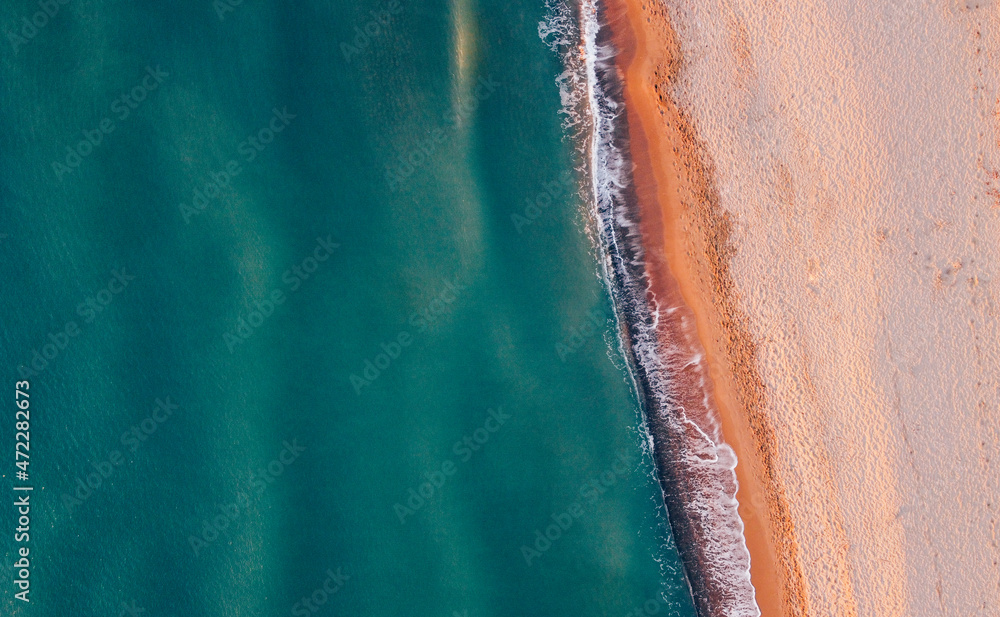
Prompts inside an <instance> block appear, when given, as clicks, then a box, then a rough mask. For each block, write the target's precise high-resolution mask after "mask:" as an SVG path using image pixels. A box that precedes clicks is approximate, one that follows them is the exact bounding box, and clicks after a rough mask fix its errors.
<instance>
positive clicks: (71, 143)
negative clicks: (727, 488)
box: [0, 0, 693, 617]
mask: <svg viewBox="0 0 1000 617" xmlns="http://www.w3.org/2000/svg"><path fill="white" fill-rule="evenodd" d="M57 6H58V11H56V12H55V14H54V15H52V16H51V17H48V16H46V17H47V19H45V20H37V21H38V22H39V23H41V22H42V21H45V23H44V25H43V26H41V27H35V28H34V30H32V29H31V28H27V27H26V26H25V22H24V21H22V18H27V19H29V20H30V19H32V17H33V16H34V15H35V13H37V12H38V11H39V5H38V4H37V3H33V2H27V1H25V2H12V3H6V4H4V6H3V8H2V9H0V25H3V26H4V27H5V28H7V30H6V31H5V33H8V34H7V41H6V42H7V44H8V46H7V48H5V49H4V50H3V53H2V54H0V81H2V84H3V89H2V93H0V113H2V121H0V207H2V215H0V234H2V237H0V254H2V256H3V261H2V264H3V265H2V268H3V275H4V276H3V281H4V286H5V289H4V293H3V294H2V295H0V307H2V308H0V317H2V320H3V321H2V324H3V327H2V337H3V338H2V358H3V364H2V366H3V371H4V374H5V375H6V380H5V385H4V386H3V387H5V388H6V389H7V391H8V394H7V395H6V396H9V397H10V399H9V400H10V401H13V400H14V389H15V382H17V381H18V380H21V379H25V378H26V379H28V380H29V381H30V395H31V397H30V401H31V428H30V440H31V451H30V454H31V459H30V461H31V463H30V467H29V469H30V472H29V476H30V479H29V480H28V481H20V480H15V478H14V477H13V475H12V474H13V473H14V472H15V471H16V470H17V468H15V467H14V454H13V452H14V445H13V444H14V440H15V436H14V433H15V425H14V420H15V418H14V413H15V408H14V406H13V403H11V404H10V405H9V406H8V407H7V408H6V411H4V412H3V416H4V420H3V422H2V423H0V427H2V431H3V433H2V435H0V443H2V444H3V452H4V453H5V454H4V455H3V459H2V463H0V464H2V469H3V471H2V473H3V476H4V483H3V490H4V491H5V497H4V498H3V503H4V504H5V505H4V506H3V507H2V508H0V512H2V513H3V517H2V522H0V524H2V525H4V528H3V529H2V532H3V536H2V537H3V542H2V543H0V546H2V547H3V551H4V562H5V565H8V566H9V565H11V564H13V563H14V562H15V561H16V560H17V559H18V556H17V554H16V551H17V550H18V549H19V548H21V547H23V546H27V547H29V548H30V556H31V560H30V561H31V568H30V570H31V574H30V578H31V588H30V589H31V591H30V598H31V602H30V603H24V602H21V601H19V600H16V599H15V598H14V592H15V591H17V588H16V587H15V585H14V584H13V580H10V581H8V582H5V588H4V592H3V597H2V601H0V605H2V606H3V607H4V608H3V614H11V615H26V616H29V615H30V616H42V615H44V616H49V615H122V614H137V613H138V611H139V609H143V610H144V611H145V612H143V613H141V614H143V615H146V616H147V617H159V616H163V617H170V616H178V617H180V616H188V615H191V616H195V615H206V616H216V615H217V616H223V615H227V616H228V615H261V616H263V615H311V614H320V615H377V614H386V615H420V616H424V615H427V616H432V615H440V616H442V617H443V616H451V615H454V614H456V613H457V614H458V615H466V614H467V615H468V616H470V617H475V616H478V615H497V616H499V615H566V616H580V615H622V616H623V617H624V616H625V615H628V614H629V613H630V611H631V612H632V614H634V615H639V614H660V615H683V616H688V615H692V614H693V609H692V608H691V601H690V598H689V597H688V596H689V592H688V590H687V587H686V585H685V583H684V580H683V575H682V574H681V567H680V563H679V561H678V558H677V554H676V551H675V550H674V548H673V546H672V543H671V540H670V537H669V531H668V527H667V524H666V522H665V518H664V511H663V505H662V496H661V494H660V489H659V487H658V485H657V482H656V480H655V478H654V477H653V476H652V463H651V460H650V458H649V456H648V454H646V453H645V452H644V447H643V443H644V437H643V434H642V432H641V429H640V422H641V418H640V413H639V408H638V403H637V401H636V396H635V394H634V392H633V391H632V385H631V382H630V380H629V379H628V376H627V374H626V373H625V371H624V368H623V366H624V363H623V361H622V360H621V358H620V355H619V352H618V344H617V339H616V328H615V325H614V322H613V319H612V312H611V308H610V302H609V300H608V297H607V294H606V291H605V285H604V284H603V283H602V281H601V280H600V279H599V277H598V274H597V273H598V265H597V258H596V256H595V251H594V250H593V249H592V246H591V241H590V239H589V238H588V234H587V231H586V228H585V227H586V221H587V216H586V212H587V205H586V204H585V203H583V202H582V201H581V199H580V198H579V197H578V196H577V194H576V189H575V184H576V182H577V180H576V176H575V174H574V172H573V168H574V147H573V144H572V143H571V142H570V141H568V140H567V139H566V138H565V136H564V132H563V129H562V127H561V125H560V121H561V119H560V117H559V115H558V110H559V109H560V105H561V102H560V98H559V92H558V89H557V87H556V77H557V76H558V75H559V74H560V73H561V71H562V67H561V65H560V58H558V57H557V56H556V55H554V54H553V53H552V52H551V51H550V50H549V49H548V48H547V47H546V45H545V44H544V43H543V41H541V40H540V39H539V36H538V33H537V26H538V22H539V21H540V20H542V19H543V18H544V16H545V9H544V7H542V6H541V5H540V4H538V3H509V2H497V3H475V2H465V1H462V0H456V1H455V2H450V3H447V2H427V1H422V2H419V3H418V2H407V1H405V0H399V1H398V2H395V1H393V0H387V1H384V2H381V3H380V2H357V3H323V2H307V3H296V4H295V5H294V6H291V5H290V6H285V5H283V4H281V3H273V2H272V3H265V2H254V1H251V0H247V1H245V2H242V3H241V4H238V5H231V4H221V3H219V2H216V3H215V4H213V3H212V2H211V1H209V0H204V1H199V2H185V3H183V4H182V5H180V6H177V5H169V6H168V5H163V6H161V5H158V4H149V5H146V4H136V3H130V4H122V3H112V2H96V1H92V2H87V1H85V0H71V1H70V3H69V4H66V5H58V4H57ZM380 22H381V23H380ZM26 28H27V29H26ZM31 32H34V34H33V35H31V36H28V34H31ZM512 215H516V216H512ZM36 352H37V353H36ZM88 483H89V485H88ZM14 485H32V486H33V487H34V491H33V493H32V494H31V504H32V505H31V512H30V517H31V523H30V527H31V530H30V540H29V541H28V542H27V543H24V542H15V541H14V528H15V526H16V524H17V516H18V515H17V512H16V509H15V508H14V507H13V505H12V504H13V501H14V497H11V496H12V495H15V492H14V491H13V490H12V487H13V486H14ZM8 497H10V498H8ZM546 533H547V534H548V536H549V537H548V538H545V537H544V535H545V534H546ZM550 538H552V539H550ZM5 569H6V570H7V571H8V572H12V571H14V570H13V569H11V568H5ZM14 576H15V575H14V574H10V575H7V574H5V577H9V578H10V579H13V577H14ZM5 580H6V579H5ZM304 599H307V601H304ZM320 600H323V601H322V602H320ZM130 611H131V612H130Z"/></svg>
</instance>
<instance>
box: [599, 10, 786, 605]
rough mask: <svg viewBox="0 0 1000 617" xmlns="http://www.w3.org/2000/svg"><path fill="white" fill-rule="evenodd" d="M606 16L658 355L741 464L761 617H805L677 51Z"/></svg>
mask: <svg viewBox="0 0 1000 617" xmlns="http://www.w3.org/2000/svg"><path fill="white" fill-rule="evenodd" d="M605 10H606V16H605V17H606V22H607V24H606V25H607V27H608V28H609V30H610V31H611V40H612V41H613V43H614V45H615V47H616V48H617V50H618V53H617V55H616V57H615V63H616V65H617V66H618V69H619V71H620V73H621V75H623V76H624V83H623V84H622V86H623V87H622V93H621V94H622V97H623V99H624V103H625V110H626V118H627V126H628V133H629V148H630V154H631V159H632V163H633V170H632V175H633V184H634V186H633V189H634V197H635V198H636V200H637V201H638V204H637V206H638V211H639V218H640V229H641V235H642V244H643V245H644V247H645V255H646V260H645V264H646V269H647V272H648V274H649V277H650V280H651V290H652V292H653V294H654V295H655V299H656V302H657V303H658V304H659V305H660V306H659V309H660V310H659V315H660V322H659V324H660V325H659V329H658V337H659V339H660V344H661V345H664V346H670V347H671V348H677V347H680V348H681V349H683V350H684V351H683V352H682V353H687V354H689V355H690V357H692V358H696V361H695V362H693V363H690V362H689V363H687V364H685V366H684V368H683V370H682V371H680V372H679V373H676V374H675V375H674V377H675V379H676V381H677V384H676V386H675V391H676V394H677V397H678V399H679V403H680V404H682V406H683V408H684V409H686V410H688V411H687V413H689V414H690V413H692V412H691V411H690V410H692V409H696V408H698V407H699V406H701V407H703V408H704V409H702V414H703V417H700V418H698V419H697V422H698V423H699V424H703V425H704V424H711V423H713V422H715V421H718V423H719V424H721V427H720V428H721V434H722V436H723V438H724V440H725V442H726V443H727V444H728V445H729V446H730V447H731V448H732V449H733V451H734V453H735V455H736V458H737V460H738V465H737V466H736V469H735V474H736V479H737V481H738V483H739V489H738V493H737V501H738V502H739V510H738V511H739V515H740V519H741V521H742V524H743V530H742V532H743V533H742V535H743V539H744V542H745V547H746V550H747V551H748V552H749V554H750V582H751V584H752V585H753V588H754V596H755V600H756V603H757V605H758V607H759V609H760V611H761V614H762V615H764V616H765V617H770V616H772V615H773V616H777V615H795V614H803V613H804V608H805V603H804V598H803V595H802V582H801V578H800V575H799V574H798V568H797V567H796V565H797V564H796V562H797V559H796V553H797V551H796V547H795V540H794V538H793V537H792V535H791V533H790V531H791V526H790V523H789V520H790V519H789V515H788V508H787V506H786V505H785V501H784V497H783V493H782V491H781V489H780V486H779V484H778V482H777V479H776V477H775V472H774V470H773V469H772V466H771V462H770V461H771V457H772V455H771V452H770V447H771V446H772V444H773V441H769V440H770V439H772V434H771V431H770V429H769V427H768V426H767V424H766V422H765V421H764V419H763V418H762V417H757V418H754V417H751V414H749V413H747V411H746V410H748V409H750V408H752V407H753V406H754V404H755V403H758V402H759V397H761V396H762V392H763V388H762V386H761V382H760V378H759V377H758V376H757V375H756V367H755V365H754V363H753V361H754V354H753V345H752V343H750V339H749V336H748V335H747V334H746V332H745V331H743V330H742V328H741V326H742V323H741V319H740V316H739V314H738V312H737V311H736V310H735V307H734V306H733V305H734V302H732V300H733V298H732V295H733V294H732V291H731V286H729V281H728V273H727V272H726V271H725V268H726V267H727V263H726V261H727V257H728V251H729V248H728V232H729V229H728V220H725V219H721V220H720V218H719V216H718V212H717V211H712V210H713V208H712V207H711V206H712V204H711V202H712V199H711V189H710V187H709V185H708V182H709V178H708V173H707V169H706V167H705V165H704V163H703V162H702V160H701V158H700V157H699V154H700V153H699V152H698V151H697V150H698V148H697V145H696V143H695V142H694V140H693V131H692V130H691V128H690V126H689V125H688V124H687V122H686V121H685V119H684V118H683V115H682V114H681V113H680V112H679V111H678V110H677V108H676V106H675V105H674V104H673V102H672V101H670V99H669V97H668V96H667V95H666V94H665V91H666V88H667V86H668V85H669V82H670V80H671V78H672V77H674V75H675V74H676V70H677V68H678V67H679V64H680V52H679V50H678V48H677V44H676V41H675V40H674V37H673V31H672V30H671V28H670V26H669V23H668V21H667V18H666V16H665V14H663V13H662V12H657V11H656V7H652V6H644V5H643V3H642V2H641V0H611V1H609V2H608V3H607V4H606V7H605ZM660 11H662V9H660ZM653 39H658V40H653ZM653 45H656V46H657V47H656V48H653ZM713 416H714V417H713ZM670 514H671V517H672V518H673V516H674V515H675V512H674V511H671V512H670ZM775 521H778V522H777V523H775ZM706 533H707V534H710V533H711V530H709V531H707V532H706ZM709 567H711V564H709ZM691 574H692V573H690V572H689V575H691ZM697 603H698V599H697V598H696V604H697Z"/></svg>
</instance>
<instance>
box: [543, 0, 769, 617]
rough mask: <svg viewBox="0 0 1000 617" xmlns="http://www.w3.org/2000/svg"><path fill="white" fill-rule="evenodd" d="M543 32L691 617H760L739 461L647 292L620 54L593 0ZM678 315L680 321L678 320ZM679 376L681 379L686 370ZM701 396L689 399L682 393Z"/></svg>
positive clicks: (560, 4)
mask: <svg viewBox="0 0 1000 617" xmlns="http://www.w3.org/2000/svg"><path fill="white" fill-rule="evenodd" d="M546 8H547V16H546V19H545V20H544V21H543V22H541V23H540V24H539V26H538V34H539V36H540V37H541V38H542V40H543V41H545V42H546V44H548V45H549V47H550V48H551V49H552V50H553V51H554V52H556V53H558V54H559V55H560V57H561V59H562V61H563V66H564V69H565V70H564V71H563V73H562V74H561V75H560V76H559V77H558V78H557V80H556V81H557V84H558V86H559V91H560V95H561V98H562V113H563V115H564V122H563V126H564V128H565V129H566V130H567V132H568V133H569V135H570V136H571V137H572V138H573V139H574V140H575V141H576V143H577V144H578V150H579V154H580V156H581V158H582V160H583V169H582V172H583V177H584V178H585V184H586V186H585V193H586V195H585V196H586V198H587V200H588V202H589V203H590V206H591V209H592V211H591V215H592V217H593V218H594V225H595V234H596V236H597V238H596V239H597V240H598V243H599V245H600V246H599V249H598V250H599V254H600V255H601V258H602V264H601V265H602V270H603V272H602V274H603V276H604V280H605V282H606V284H607V285H608V288H609V291H610V293H611V296H612V299H613V301H614V304H615V311H616V314H617V317H618V320H619V323H620V328H619V331H620V333H621V338H622V340H621V344H622V349H623V350H624V351H625V356H626V358H627V359H628V363H629V372H630V374H631V377H632V379H633V383H634V385H635V388H636V390H637V391H638V393H639V397H640V400H641V401H642V402H643V415H644V418H645V421H646V427H645V428H646V430H647V433H648V436H649V441H650V444H649V445H650V447H651V449H652V452H653V455H654V456H653V459H654V463H655V466H656V473H657V476H658V479H659V482H660V486H661V488H662V490H663V498H664V503H665V505H666V510H667V515H668V518H669V521H670V527H671V530H672V532H673V536H674V538H675V540H676V542H677V547H678V550H679V552H680V555H681V559H682V561H683V563H684V569H685V574H686V578H687V581H688V584H689V585H690V587H691V593H692V596H693V597H694V602H695V606H696V608H697V610H698V614H699V615H701V616H702V617H709V616H711V617H716V616H720V617H721V616H725V617H758V616H759V615H760V610H759V609H758V607H757V604H756V601H755V598H754V588H753V586H752V585H751V583H750V555H749V552H748V551H747V548H746V542H745V538H744V535H743V522H742V520H741V519H740V517H739V514H738V512H737V507H738V503H737V501H736V491H737V488H738V486H737V482H736V473H735V469H736V463H737V461H736V455H735V453H734V452H733V450H732V448H731V447H730V446H728V445H727V444H725V443H724V442H723V441H722V432H721V426H720V424H719V420H718V415H717V412H716V411H715V410H714V409H712V407H711V405H710V403H709V400H708V392H709V387H710V386H709V385H708V377H707V371H706V368H705V366H704V358H703V357H702V356H701V355H700V354H695V355H693V356H692V352H691V351H690V350H689V349H688V348H687V347H686V346H685V345H682V344H680V342H678V344H676V345H674V344H671V343H670V342H669V338H668V337H665V336H664V333H665V332H669V329H668V328H665V327H664V323H661V320H663V321H666V320H670V319H671V318H672V317H673V313H674V311H675V308H668V307H662V306H661V305H660V304H659V302H658V301H657V298H656V297H655V296H654V295H653V293H652V291H651V289H650V281H649V275H648V272H647V269H646V262H645V257H644V248H643V244H642V233H641V230H640V226H639V216H638V203H637V200H636V195H635V191H634V187H633V184H632V163H631V158H630V156H629V140H628V126H627V123H626V118H625V108H624V103H623V100H624V99H623V97H622V87H621V84H622V82H621V77H620V75H619V72H618V70H617V67H616V65H615V61H614V60H615V48H614V45H612V43H611V41H610V40H609V38H610V33H609V32H608V28H607V27H606V26H605V20H604V7H603V6H602V5H601V4H600V3H598V2H597V1H596V0H579V3H578V4H577V3H572V2H570V1H568V0H549V2H547V5H546ZM681 319H683V318H681ZM682 374H683V377H681V375H682ZM682 388H684V389H688V390H691V389H698V388H700V389H701V394H699V395H698V396H696V397H695V399H694V400H697V401H700V403H698V408H697V409H694V408H693V407H692V405H691V401H692V400H693V399H692V398H691V397H690V394H691V392H690V391H688V392H687V394H688V396H686V397H685V396H682V392H681V389H682Z"/></svg>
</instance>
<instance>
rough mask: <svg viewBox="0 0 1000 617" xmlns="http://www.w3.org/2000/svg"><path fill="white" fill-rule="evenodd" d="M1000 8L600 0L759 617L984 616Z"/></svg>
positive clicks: (679, 324)
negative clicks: (697, 358) (730, 484)
mask: <svg viewBox="0 0 1000 617" xmlns="http://www.w3.org/2000/svg"><path fill="white" fill-rule="evenodd" d="M993 4H994V3H992V2H985V1H972V0H970V1H965V0H962V1H960V2H958V3H957V4H956V3H953V4H950V5H949V6H947V7H936V6H935V7H930V8H926V9H923V8H916V7H914V8H913V9H912V10H908V11H899V10H895V12H892V11H890V13H892V14H886V15H882V14H879V11H881V10H882V8H881V7H878V6H875V5H871V6H868V5H865V6H860V7H859V6H854V5H853V4H851V3H839V2H835V1H831V2H823V1H818V2H814V3H810V4H803V5H799V4H796V5H788V6H785V5H781V6H778V5H768V6H757V5H752V6H749V5H748V6H747V7H741V6H736V5H733V4H731V3H714V2H709V3H700V2H681V1H678V2H672V3H670V9H669V10H670V15H669V17H668V15H667V14H666V12H665V9H664V8H663V6H662V5H661V4H660V3H655V2H651V1H649V0H646V1H643V0H611V1H610V2H608V6H609V11H608V17H609V25H610V26H611V29H612V31H613V34H614V40H615V43H616V45H617V46H618V47H619V48H620V49H621V50H622V53H621V54H620V56H619V57H618V59H617V62H618V63H619V67H620V70H621V71H622V73H623V74H624V76H625V82H626V84H625V91H624V98H625V102H626V106H627V111H628V126H629V136H630V140H631V148H632V158H633V161H634V163H635V170H634V175H635V183H636V192H637V194H638V198H639V202H640V206H641V212H642V232H643V236H644V240H645V243H646V246H647V248H648V268H649V271H650V274H651V276H652V279H653V292H654V293H655V295H656V299H657V301H658V302H659V303H660V307H659V308H660V315H661V317H662V318H663V319H662V320H661V332H662V337H663V341H664V345H676V344H678V341H683V344H684V345H686V346H687V347H688V348H689V349H690V350H691V353H692V354H697V352H698V351H699V350H703V351H704V353H705V360H704V361H703V362H702V363H700V364H699V365H696V366H692V367H690V368H689V369H687V372H688V373H689V374H688V375H681V376H679V380H680V381H681V382H682V383H684V384H685V386H686V396H687V397H688V399H689V400H692V401H693V400H694V399H696V398H697V397H698V390H699V387H700V378H699V375H700V374H703V371H704V370H707V371H708V374H709V375H710V380H709V382H710V384H711V385H710V386H709V387H707V388H704V387H702V388H701V390H702V391H705V392H708V393H709V394H710V398H709V399H708V401H709V403H708V405H706V406H705V409H706V411H705V413H706V414H711V413H717V414H718V416H719V418H720V420H721V423H722V432H723V435H724V437H725V440H726V442H727V443H729V444H730V445H731V446H732V448H733V449H734V451H735V452H736V455H737V457H738V460H739V465H738V466H737V468H736V473H737V478H738V481H739V485H740V486H739V492H738V494H737V499H738V500H739V503H740V508H739V512H740V516H741V518H742V520H743V522H744V524H745V537H746V544H747V548H748V550H749V552H750V556H751V580H752V583H753V585H754V587H755V593H756V596H757V602H758V605H759V607H760V609H761V612H762V614H763V615H765V616H772V615H805V614H810V615H838V616H840V615H844V616H854V615H879V616H882V615H885V616H890V615H891V616H902V615H952V614H954V615H978V616H982V617H987V616H992V615H996V598H997V597H1000V569H998V559H997V554H998V553H1000V551H998V535H997V530H998V528H1000V524H998V518H1000V517H998V514H997V512H998V504H1000V481H998V473H997V469H996V461H997V460H998V459H1000V450H998V441H1000V439H998V438H1000V420H998V415H997V414H998V411H997V410H998V398H1000V358H998V348H997V343H996V341H997V340H1000V337H998V330H1000V329H998V323H1000V319H998V308H997V307H998V306H1000V301H998V299H1000V293H998V289H997V285H996V283H995V282H994V281H997V280H1000V273H998V272H997V266H998V254H997V248H996V238H997V237H1000V197H998V195H1000V191H998V188H1000V180H998V178H1000V172H997V171H996V170H997V169H1000V139H998V138H997V136H998V135H1000V121H998V120H997V118H1000V116H998V115H997V111H996V110H997V103H996V101H997V100H1000V98H998V96H1000V88H998V81H1000V80H998V76H997V71H996V69H995V66H996V60H997V58H1000V28H998V23H997V22H998V17H997V13H996V11H995V8H992V9H991V7H993ZM869 13H870V14H869ZM987 239H990V240H987Z"/></svg>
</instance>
